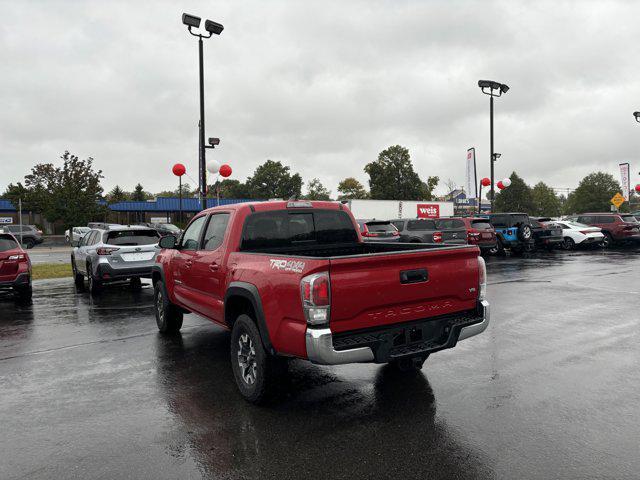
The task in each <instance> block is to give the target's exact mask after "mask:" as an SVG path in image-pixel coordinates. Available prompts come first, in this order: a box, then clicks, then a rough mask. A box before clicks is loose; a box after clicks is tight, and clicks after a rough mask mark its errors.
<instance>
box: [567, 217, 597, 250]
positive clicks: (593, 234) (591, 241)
mask: <svg viewBox="0 0 640 480" xmlns="http://www.w3.org/2000/svg"><path fill="white" fill-rule="evenodd" d="M555 223H556V224H557V225H559V226H560V227H562V236H563V237H564V244H563V247H564V249H565V250H573V249H574V248H576V247H577V246H581V247H584V246H596V245H597V246H600V245H602V241H603V240H604V235H603V234H602V230H601V229H600V228H598V227H590V226H589V225H584V224H583V223H578V222H574V221H571V220H559V221H556V222H555Z"/></svg>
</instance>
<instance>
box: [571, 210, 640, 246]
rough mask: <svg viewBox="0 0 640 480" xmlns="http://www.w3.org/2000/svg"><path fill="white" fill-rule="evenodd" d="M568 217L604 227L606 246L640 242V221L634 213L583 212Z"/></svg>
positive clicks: (604, 242) (586, 223)
mask: <svg viewBox="0 0 640 480" xmlns="http://www.w3.org/2000/svg"><path fill="white" fill-rule="evenodd" d="M567 219H568V220H572V221H576V222H578V223H583V224H585V225H590V226H592V227H598V228H600V229H602V234H603V235H604V240H603V242H602V244H603V246H604V247H609V246H611V245H612V244H614V243H622V242H640V223H639V222H638V220H637V219H636V217H635V216H634V215H632V214H620V213H582V214H580V215H572V216H570V217H567Z"/></svg>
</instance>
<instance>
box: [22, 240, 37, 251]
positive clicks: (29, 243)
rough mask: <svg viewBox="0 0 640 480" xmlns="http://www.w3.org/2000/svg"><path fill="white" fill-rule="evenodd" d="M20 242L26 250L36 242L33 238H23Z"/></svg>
mask: <svg viewBox="0 0 640 480" xmlns="http://www.w3.org/2000/svg"><path fill="white" fill-rule="evenodd" d="M22 244H23V245H24V248H26V249H27V250H29V249H31V248H33V247H35V245H36V242H35V240H34V239H33V238H25V239H24V240H23V241H22Z"/></svg>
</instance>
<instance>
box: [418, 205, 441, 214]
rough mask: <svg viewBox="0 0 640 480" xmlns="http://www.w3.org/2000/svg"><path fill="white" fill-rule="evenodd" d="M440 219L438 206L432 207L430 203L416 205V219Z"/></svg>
mask: <svg viewBox="0 0 640 480" xmlns="http://www.w3.org/2000/svg"><path fill="white" fill-rule="evenodd" d="M439 217H440V205H433V204H430V203H419V204H418V218H439Z"/></svg>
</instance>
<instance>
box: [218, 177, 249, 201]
mask: <svg viewBox="0 0 640 480" xmlns="http://www.w3.org/2000/svg"><path fill="white" fill-rule="evenodd" d="M211 191H213V190H211ZM220 197H221V198H251V195H250V193H249V189H248V187H247V185H246V184H244V183H242V182H241V181H240V180H236V179H230V178H225V179H224V180H222V181H221V182H220Z"/></svg>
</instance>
